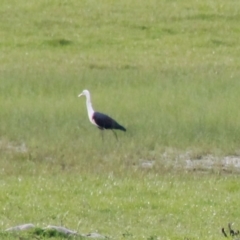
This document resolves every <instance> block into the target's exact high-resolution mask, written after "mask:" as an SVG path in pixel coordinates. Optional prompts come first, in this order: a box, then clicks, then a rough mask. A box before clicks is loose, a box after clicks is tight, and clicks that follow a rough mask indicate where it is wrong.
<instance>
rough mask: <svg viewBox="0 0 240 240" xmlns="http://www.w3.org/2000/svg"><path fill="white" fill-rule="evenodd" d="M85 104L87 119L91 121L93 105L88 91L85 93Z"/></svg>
mask: <svg viewBox="0 0 240 240" xmlns="http://www.w3.org/2000/svg"><path fill="white" fill-rule="evenodd" d="M86 105H87V111H88V117H89V120H90V121H91V122H92V116H93V113H94V110H93V107H92V102H91V97H90V93H89V94H86Z"/></svg>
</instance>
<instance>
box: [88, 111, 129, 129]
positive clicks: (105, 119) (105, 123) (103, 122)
mask: <svg viewBox="0 0 240 240" xmlns="http://www.w3.org/2000/svg"><path fill="white" fill-rule="evenodd" d="M92 119H93V121H94V122H95V123H96V124H97V126H98V128H100V129H101V130H104V129H118V130H121V131H124V132H125V131H126V128H124V127H123V126H121V125H120V124H119V123H117V122H116V121H115V120H114V119H112V118H111V117H109V116H108V115H106V114H103V113H99V112H94V113H93V116H92Z"/></svg>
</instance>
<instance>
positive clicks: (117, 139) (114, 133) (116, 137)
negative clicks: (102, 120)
mask: <svg viewBox="0 0 240 240" xmlns="http://www.w3.org/2000/svg"><path fill="white" fill-rule="evenodd" d="M112 131H113V129H112ZM113 133H114V135H115V137H116V139H117V141H118V137H117V133H115V132H114V131H113Z"/></svg>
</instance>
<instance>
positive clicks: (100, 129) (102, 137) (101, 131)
mask: <svg viewBox="0 0 240 240" xmlns="http://www.w3.org/2000/svg"><path fill="white" fill-rule="evenodd" d="M100 131H101V136H102V141H104V138H103V130H102V129H100Z"/></svg>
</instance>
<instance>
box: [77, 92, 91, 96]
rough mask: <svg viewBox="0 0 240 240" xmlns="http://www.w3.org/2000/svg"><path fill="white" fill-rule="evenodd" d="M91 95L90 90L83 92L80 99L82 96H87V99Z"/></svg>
mask: <svg viewBox="0 0 240 240" xmlns="http://www.w3.org/2000/svg"><path fill="white" fill-rule="evenodd" d="M89 95H90V93H89V91H88V90H83V91H82V93H80V94H79V95H78V97H81V96H86V97H88V96H89Z"/></svg>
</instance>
